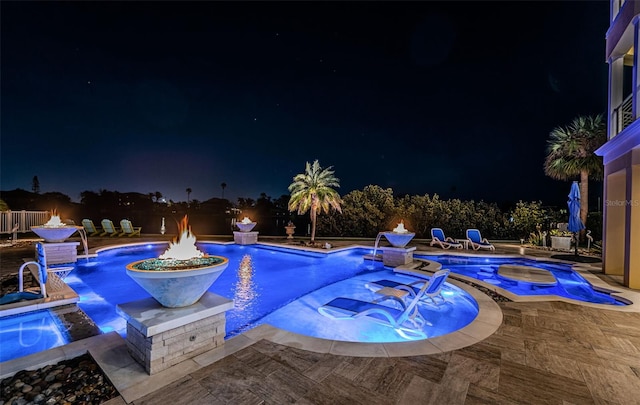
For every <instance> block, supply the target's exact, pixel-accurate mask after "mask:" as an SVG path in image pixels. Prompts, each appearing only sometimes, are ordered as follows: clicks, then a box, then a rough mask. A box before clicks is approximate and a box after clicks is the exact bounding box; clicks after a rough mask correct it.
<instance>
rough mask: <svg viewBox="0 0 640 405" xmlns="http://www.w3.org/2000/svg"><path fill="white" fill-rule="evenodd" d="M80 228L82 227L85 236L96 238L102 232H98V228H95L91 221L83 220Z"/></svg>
mask: <svg viewBox="0 0 640 405" xmlns="http://www.w3.org/2000/svg"><path fill="white" fill-rule="evenodd" d="M82 226H83V227H84V230H85V232H86V233H87V236H96V235H100V234H101V233H102V231H100V230H98V228H96V226H95V225H94V224H93V221H92V220H90V219H83V220H82Z"/></svg>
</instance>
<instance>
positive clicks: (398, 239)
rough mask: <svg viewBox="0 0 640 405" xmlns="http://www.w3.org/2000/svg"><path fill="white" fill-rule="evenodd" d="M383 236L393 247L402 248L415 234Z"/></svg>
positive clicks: (391, 233) (389, 233) (394, 233)
mask: <svg viewBox="0 0 640 405" xmlns="http://www.w3.org/2000/svg"><path fill="white" fill-rule="evenodd" d="M383 235H384V237H385V238H387V240H388V241H389V243H391V245H393V247H397V248H403V247H405V246H407V243H409V242H410V241H411V239H413V237H414V236H415V235H416V234H415V233H414V232H406V233H399V232H384V233H383Z"/></svg>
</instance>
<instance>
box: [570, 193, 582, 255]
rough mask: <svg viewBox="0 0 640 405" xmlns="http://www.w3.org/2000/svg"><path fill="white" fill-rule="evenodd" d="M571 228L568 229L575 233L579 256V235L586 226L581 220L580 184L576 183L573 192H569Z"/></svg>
mask: <svg viewBox="0 0 640 405" xmlns="http://www.w3.org/2000/svg"><path fill="white" fill-rule="evenodd" d="M567 204H568V205H569V226H568V227H567V229H568V230H569V232H573V237H574V239H575V242H576V256H577V255H578V235H577V233H578V232H580V231H581V230H583V229H584V224H583V223H582V220H581V219H580V188H579V187H578V182H577V181H574V182H573V184H571V191H570V192H569V201H567Z"/></svg>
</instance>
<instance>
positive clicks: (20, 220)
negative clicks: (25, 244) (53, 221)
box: [0, 211, 51, 234]
mask: <svg viewBox="0 0 640 405" xmlns="http://www.w3.org/2000/svg"><path fill="white" fill-rule="evenodd" d="M50 216H51V212H49V211H2V212H0V234H3V233H14V232H20V233H25V232H31V227H32V226H38V225H42V224H44V223H45V222H47V221H48V220H49V218H50ZM16 226H17V229H14V227H16Z"/></svg>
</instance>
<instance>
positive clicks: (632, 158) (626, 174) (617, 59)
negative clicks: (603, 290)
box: [596, 0, 640, 289]
mask: <svg viewBox="0 0 640 405" xmlns="http://www.w3.org/2000/svg"><path fill="white" fill-rule="evenodd" d="M611 14H612V15H611V25H610V27H609V30H608V31H607V35H606V41H607V43H606V55H605V56H606V58H605V60H606V61H607V63H608V64H609V85H608V86H609V89H608V94H609V100H608V116H607V117H608V125H607V138H608V140H607V142H606V143H605V144H604V145H603V146H602V147H600V148H599V149H598V150H597V151H596V154H597V155H599V156H602V157H603V162H604V173H605V175H604V193H603V194H604V207H603V215H604V217H603V233H604V234H603V246H602V247H603V254H602V257H603V270H604V273H605V274H610V275H618V276H622V277H623V281H624V284H625V285H626V286H627V287H630V288H634V289H640V120H638V119H637V118H638V117H640V113H639V112H640V90H639V87H640V80H639V78H640V70H639V69H638V66H639V65H640V62H639V55H638V52H637V50H638V49H639V46H638V45H639V43H640V39H639V38H640V35H639V34H640V1H636V0H627V1H625V2H624V3H622V4H621V5H620V2H619V0H611ZM630 54H632V55H633V56H632V58H628V57H627V58H626V59H625V55H627V56H629V55H630ZM629 60H631V61H632V63H633V66H632V69H633V74H632V77H633V85H632V88H631V95H630V96H631V97H632V99H633V103H632V105H633V108H632V109H631V114H632V117H631V119H632V122H631V124H630V125H628V126H626V127H624V128H622V127H620V126H619V125H614V124H616V123H615V122H614V120H616V119H619V117H620V114H619V113H618V110H617V109H619V107H620V104H621V102H622V101H623V99H626V98H627V97H629V96H627V95H625V94H623V88H622V86H623V83H622V77H623V74H622V73H623V69H624V64H625V63H627V64H628V63H629V62H628V61H629Z"/></svg>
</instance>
